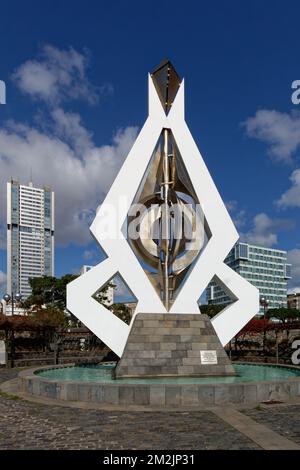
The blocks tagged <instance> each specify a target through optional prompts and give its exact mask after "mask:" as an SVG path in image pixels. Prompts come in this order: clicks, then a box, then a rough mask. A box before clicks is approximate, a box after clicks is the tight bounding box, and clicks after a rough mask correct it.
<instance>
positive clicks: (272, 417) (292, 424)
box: [243, 405, 300, 444]
mask: <svg viewBox="0 0 300 470" xmlns="http://www.w3.org/2000/svg"><path fill="white" fill-rule="evenodd" d="M243 413H244V414H246V415H247V416H249V417H250V418H252V419H254V420H255V421H256V422H258V423H260V424H264V425H265V426H267V427H268V428H270V429H272V430H273V431H275V432H277V433H278V434H280V435H281V436H284V437H286V438H287V439H290V440H291V441H293V442H296V443H297V444H300V405H288V406H286V405H276V406H275V405H272V406H270V405H268V408H266V407H264V408H262V407H260V406H258V407H255V408H253V409H248V410H243Z"/></svg>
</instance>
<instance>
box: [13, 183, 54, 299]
mask: <svg viewBox="0 0 300 470" xmlns="http://www.w3.org/2000/svg"><path fill="white" fill-rule="evenodd" d="M53 275H54V192H53V191H52V190H51V189H50V188H47V187H44V188H36V187H34V186H33V183H29V184H28V186H26V185H22V184H20V183H19V182H18V181H16V180H11V181H10V182H9V183H7V293H8V294H10V295H11V294H12V293H13V294H16V293H17V292H20V293H21V294H22V298H23V299H26V298H27V297H28V296H29V295H30V294H31V288H30V284H29V280H30V278H34V277H41V276H53Z"/></svg>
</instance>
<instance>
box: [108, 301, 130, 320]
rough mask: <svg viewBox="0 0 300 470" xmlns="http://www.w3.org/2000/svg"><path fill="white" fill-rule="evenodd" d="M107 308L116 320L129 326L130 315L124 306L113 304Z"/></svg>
mask: <svg viewBox="0 0 300 470" xmlns="http://www.w3.org/2000/svg"><path fill="white" fill-rule="evenodd" d="M109 308H110V310H111V311H112V312H113V313H114V314H115V315H116V316H117V317H118V318H120V319H121V320H123V321H124V322H125V323H127V324H128V325H129V323H130V320H131V314H130V309H129V308H128V307H127V306H126V305H125V304H122V303H120V304H113V305H111V306H110V307H109Z"/></svg>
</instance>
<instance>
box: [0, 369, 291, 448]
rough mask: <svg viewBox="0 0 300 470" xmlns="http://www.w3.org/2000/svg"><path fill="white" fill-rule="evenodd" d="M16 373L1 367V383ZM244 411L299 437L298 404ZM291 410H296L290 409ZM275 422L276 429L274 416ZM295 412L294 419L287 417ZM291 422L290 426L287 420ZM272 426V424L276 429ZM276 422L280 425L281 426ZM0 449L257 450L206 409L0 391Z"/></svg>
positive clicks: (279, 430)
mask: <svg viewBox="0 0 300 470" xmlns="http://www.w3.org/2000/svg"><path fill="white" fill-rule="evenodd" d="M16 376H17V371H16V370H8V371H7V370H3V369H2V370H1V369H0V383H1V382H5V381H6V380H10V379H12V378H15V377H16ZM291 408H293V407H291ZM287 409H288V407H286V411H282V409H277V408H276V409H274V408H272V409H268V410H266V413H268V415H267V418H266V414H265V412H261V411H259V410H256V409H253V410H246V411H244V413H245V414H246V413H247V414H248V416H250V417H253V418H254V419H255V420H256V419H257V421H261V422H262V423H263V424H267V425H270V427H272V426H274V430H275V431H277V432H278V433H279V432H283V431H282V430H283V429H286V430H289V432H291V434H290V435H289V436H287V435H286V434H284V435H285V437H289V438H290V439H292V440H293V439H294V440H295V442H296V441H297V442H299V440H300V429H299V425H298V423H297V413H298V416H299V413H300V407H299V406H298V407H297V409H294V411H293V410H291V411H290V412H288V411H287ZM295 411H296V413H295ZM278 416H279V418H278V419H280V425H279V427H278V428H277V427H276V426H277V422H276V420H277V417H278ZM293 416H294V418H293V420H292V421H290V419H292V417H293ZM291 422H292V426H291V427H289V426H290V423H291ZM275 427H276V429H275ZM280 427H281V429H280ZM0 449H13V450H16V449H111V450H116V449H146V450H150V449H153V450H154V449H162V450H167V449H174V450H177V449H192V450H194V449H199V450H203V449H260V447H259V446H258V445H257V444H255V443H254V442H253V441H252V440H251V439H249V438H247V437H246V436H244V435H243V434H242V433H240V432H239V431H237V430H236V429H235V428H233V427H232V426H231V425H229V424H228V423H226V422H225V421H223V420H222V419H221V418H219V417H218V416H216V415H215V414H214V413H213V412H212V411H209V410H195V411H194V410H192V411H172V412H167V411H144V412H143V411H119V410H118V411H115V410H113V411H111V410H99V409H96V410H93V409H78V408H71V407H66V406H64V407H62V406H56V405H55V406H52V405H46V404H40V403H33V402H28V401H25V400H21V399H13V396H11V397H10V396H7V395H5V394H3V393H2V394H0Z"/></svg>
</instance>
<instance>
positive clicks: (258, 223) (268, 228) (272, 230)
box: [240, 212, 294, 247]
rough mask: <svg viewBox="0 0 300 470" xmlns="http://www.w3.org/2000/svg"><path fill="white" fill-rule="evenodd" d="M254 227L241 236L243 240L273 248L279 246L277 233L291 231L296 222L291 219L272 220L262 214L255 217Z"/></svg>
mask: <svg viewBox="0 0 300 470" xmlns="http://www.w3.org/2000/svg"><path fill="white" fill-rule="evenodd" d="M252 225H253V227H252V229H251V230H249V231H248V232H246V233H241V234H240V238H241V240H242V241H244V242H248V243H253V244H254V245H261V246H265V247H272V246H274V245H277V242H278V238H277V232H278V231H282V230H291V229H292V228H293V227H294V222H293V221H292V220H290V219H278V218H275V219H271V218H270V217H269V216H268V215H267V214H265V213H263V212H262V213H260V214H257V215H256V216H255V217H254V219H253V223H252Z"/></svg>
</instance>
